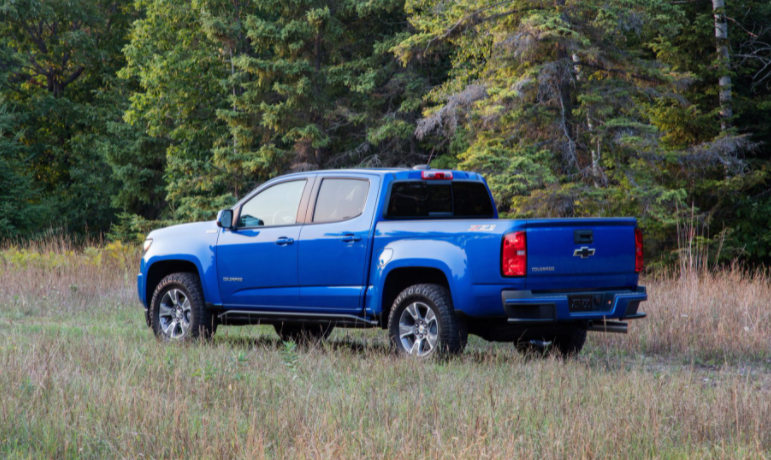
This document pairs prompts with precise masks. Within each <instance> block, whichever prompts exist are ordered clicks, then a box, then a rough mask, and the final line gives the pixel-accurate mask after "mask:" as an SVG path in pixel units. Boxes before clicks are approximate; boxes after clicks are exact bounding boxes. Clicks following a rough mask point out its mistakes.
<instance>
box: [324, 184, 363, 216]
mask: <svg viewBox="0 0 771 460" xmlns="http://www.w3.org/2000/svg"><path fill="white" fill-rule="evenodd" d="M368 192H369V181H368V180H361V179H324V180H323V181H322V182H321V188H320V189H319V196H318V198H317V199H316V208H315V210H314V211H313V222H340V221H343V220H348V219H352V218H354V217H356V216H358V215H360V214H361V213H362V212H364V204H365V203H366V202H367V193H368Z"/></svg>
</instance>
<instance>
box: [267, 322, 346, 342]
mask: <svg viewBox="0 0 771 460" xmlns="http://www.w3.org/2000/svg"><path fill="white" fill-rule="evenodd" d="M273 328H274V329H275V330H276V334H278V336H279V337H281V340H283V341H284V342H295V343H303V344H305V343H312V342H320V341H322V340H324V339H326V338H327V337H329V334H331V333H332V330H333V329H334V328H335V327H334V326H333V325H331V324H291V323H290V324H287V323H281V324H274V325H273Z"/></svg>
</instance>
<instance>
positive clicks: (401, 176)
mask: <svg viewBox="0 0 771 460" xmlns="http://www.w3.org/2000/svg"><path fill="white" fill-rule="evenodd" d="M422 171H423V170H419V169H409V168H353V169H322V170H313V171H302V172H296V173H291V174H286V175H284V176H281V177H286V176H294V175H298V176H300V175H309V174H321V173H333V174H346V173H347V174H356V173H359V174H377V175H379V176H386V175H388V174H392V175H393V178H394V179H395V180H411V179H420V178H421V172H422ZM428 171H450V172H452V175H453V179H461V180H482V176H480V175H479V174H477V173H475V172H468V171H460V170H457V169H429V170H428Z"/></svg>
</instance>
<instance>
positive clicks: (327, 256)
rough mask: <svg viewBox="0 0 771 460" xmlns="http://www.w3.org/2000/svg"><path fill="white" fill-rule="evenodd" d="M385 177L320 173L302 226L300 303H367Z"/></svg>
mask: <svg viewBox="0 0 771 460" xmlns="http://www.w3.org/2000/svg"><path fill="white" fill-rule="evenodd" d="M379 189H380V177H378V176H375V175H371V176H370V175H356V176H353V175H350V176H349V175H345V176H341V175H330V174H328V175H319V176H318V178H317V180H316V184H315V186H314V190H313V193H312V194H311V199H310V204H309V209H308V214H307V215H306V224H305V225H304V226H303V228H302V230H301V232H300V244H299V248H298V250H299V259H298V260H299V274H300V305H301V306H302V307H303V308H306V309H309V310H314V311H318V312H321V311H327V312H354V311H359V310H361V309H362V297H363V293H364V290H365V288H366V283H365V280H366V268H367V266H368V264H367V262H368V260H369V252H370V249H371V248H370V240H371V233H372V221H373V217H374V213H375V207H376V204H377V203H376V202H377V194H378V191H379Z"/></svg>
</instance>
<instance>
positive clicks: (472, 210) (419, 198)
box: [386, 181, 493, 218]
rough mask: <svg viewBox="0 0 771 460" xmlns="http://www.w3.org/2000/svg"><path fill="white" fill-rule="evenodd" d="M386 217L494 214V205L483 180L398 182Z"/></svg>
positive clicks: (455, 216)
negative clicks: (439, 182) (438, 182)
mask: <svg viewBox="0 0 771 460" xmlns="http://www.w3.org/2000/svg"><path fill="white" fill-rule="evenodd" d="M386 216H387V217H393V218H409V217H412V218H415V217H417V218H421V217H422V218H431V217H435V218H463V217H493V205H492V202H491V201H490V196H489V195H488V194H487V188H486V187H485V185H484V184H482V183H481V182H451V183H441V184H437V183H427V182H424V181H411V182H395V183H394V185H393V187H391V197H390V199H389V200H388V210H387V212H386Z"/></svg>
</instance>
